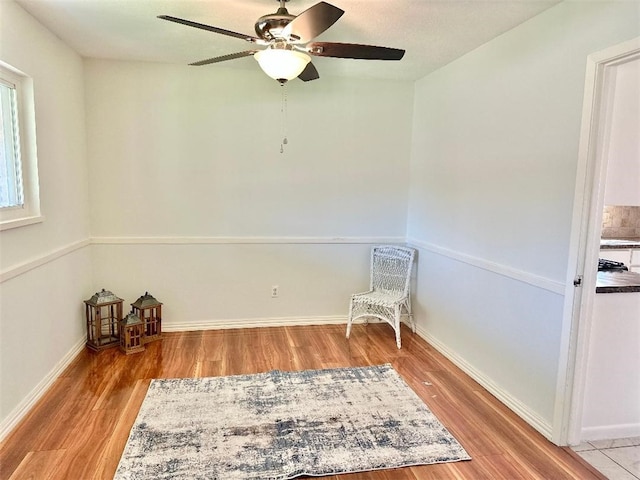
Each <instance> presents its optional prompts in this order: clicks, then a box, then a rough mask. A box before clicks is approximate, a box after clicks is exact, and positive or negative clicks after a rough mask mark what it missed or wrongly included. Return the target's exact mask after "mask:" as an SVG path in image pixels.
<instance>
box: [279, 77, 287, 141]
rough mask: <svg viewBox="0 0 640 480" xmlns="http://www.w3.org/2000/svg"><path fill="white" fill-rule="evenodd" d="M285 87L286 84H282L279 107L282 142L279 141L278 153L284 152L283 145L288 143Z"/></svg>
mask: <svg viewBox="0 0 640 480" xmlns="http://www.w3.org/2000/svg"><path fill="white" fill-rule="evenodd" d="M286 89H287V87H286V84H284V85H282V105H281V107H280V113H281V120H282V124H281V129H282V142H281V143H280V153H284V146H285V145H286V144H287V143H289V140H287V90H286Z"/></svg>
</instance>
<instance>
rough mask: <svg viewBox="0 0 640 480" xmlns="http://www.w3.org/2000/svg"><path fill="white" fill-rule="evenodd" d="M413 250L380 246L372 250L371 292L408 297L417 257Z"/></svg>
mask: <svg viewBox="0 0 640 480" xmlns="http://www.w3.org/2000/svg"><path fill="white" fill-rule="evenodd" d="M415 252H416V251H415V250H414V249H413V248H406V247H396V246H394V245H378V246H375V247H373V248H372V249H371V285H370V288H371V290H381V291H384V292H393V293H397V294H402V295H403V296H407V295H408V294H409V281H410V279H411V269H412V267H413V258H414V256H415Z"/></svg>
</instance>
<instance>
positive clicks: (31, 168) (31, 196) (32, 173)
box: [0, 61, 44, 231]
mask: <svg viewBox="0 0 640 480" xmlns="http://www.w3.org/2000/svg"><path fill="white" fill-rule="evenodd" d="M0 79H1V80H2V81H3V83H6V84H9V85H13V86H14V87H15V92H16V110H17V115H18V122H17V126H18V138H19V145H18V149H19V152H20V168H19V170H20V171H21V172H20V173H21V179H20V180H17V181H20V182H21V183H22V200H23V203H22V205H17V206H11V207H0V231H3V230H8V229H11V228H17V227H23V226H26V225H32V224H34V223H40V222H42V221H43V220H44V217H43V216H42V215H41V212H40V188H39V182H38V160H37V155H36V151H37V150H36V122H35V103H34V95H33V79H32V78H31V77H29V76H28V75H26V74H24V73H23V72H21V71H20V70H17V69H16V68H14V67H12V66H11V65H9V64H7V63H5V62H3V61H0Z"/></svg>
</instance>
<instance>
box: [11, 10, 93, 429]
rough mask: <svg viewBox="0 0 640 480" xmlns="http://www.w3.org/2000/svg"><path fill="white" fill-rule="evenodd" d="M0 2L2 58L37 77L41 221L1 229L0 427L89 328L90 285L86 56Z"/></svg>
mask: <svg viewBox="0 0 640 480" xmlns="http://www.w3.org/2000/svg"><path fill="white" fill-rule="evenodd" d="M0 8H1V9H2V11H1V14H0V59H1V60H2V61H4V62H7V63H9V64H10V65H12V66H14V67H15V68H17V69H19V70H21V71H23V72H24V73H26V74H27V75H29V76H31V77H32V78H33V82H34V95H35V113H36V133H37V148H38V170H39V177H40V202H41V208H42V214H43V215H44V217H45V220H44V222H42V223H39V224H35V225H29V226H25V227H20V228H16V229H12V230H5V231H2V232H0V252H1V255H0V392H1V393H2V395H1V399H0V437H1V436H2V434H3V433H5V430H6V428H8V427H9V426H11V424H12V422H13V421H14V420H15V419H16V418H17V417H18V416H19V414H20V413H21V412H22V411H23V409H24V408H26V407H27V406H28V404H29V401H31V400H33V398H34V396H37V394H38V392H41V391H42V389H43V388H45V387H46V385H47V382H48V381H51V380H52V375H54V374H55V371H56V368H58V367H59V365H60V362H63V361H64V358H66V357H67V356H68V355H69V352H72V351H74V349H75V350H77V347H78V345H79V344H80V342H81V341H82V338H83V337H84V335H85V328H84V320H83V309H82V300H83V299H84V298H87V296H88V295H89V294H90V288H91V262H90V252H89V248H88V247H87V246H86V245H87V244H88V238H89V208H88V188H87V165H86V158H85V151H86V144H85V125H84V87H83V66H82V59H81V58H80V57H79V56H78V55H77V54H76V53H74V52H73V51H72V50H70V49H69V48H67V47H66V46H65V45H64V44H62V43H61V42H60V41H59V40H58V39H57V38H56V37H55V36H54V35H52V34H51V33H50V32H49V31H48V30H46V29H45V28H43V27H42V26H41V25H40V24H39V23H38V22H36V21H35V20H34V19H33V18H32V17H31V16H30V15H28V14H27V13H26V12H25V11H24V10H22V8H21V7H19V6H17V5H16V4H15V3H13V2H7V1H3V2H2V4H1V6H0Z"/></svg>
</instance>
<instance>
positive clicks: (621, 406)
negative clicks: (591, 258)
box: [582, 292, 640, 440]
mask: <svg viewBox="0 0 640 480" xmlns="http://www.w3.org/2000/svg"><path fill="white" fill-rule="evenodd" d="M638 319H640V292H638V293H598V294H597V295H596V296H595V299H594V301H593V310H592V324H591V334H590V335H589V353H588V360H587V368H586V384H585V393H584V398H585V404H584V411H583V419H582V429H583V430H582V440H602V439H605V438H621V437H631V436H637V435H638V427H637V426H638V425H640V375H638V368H640V367H639V365H640V322H639V321H638Z"/></svg>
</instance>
